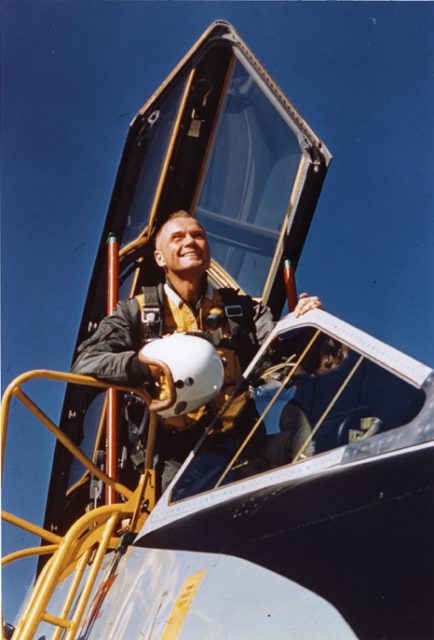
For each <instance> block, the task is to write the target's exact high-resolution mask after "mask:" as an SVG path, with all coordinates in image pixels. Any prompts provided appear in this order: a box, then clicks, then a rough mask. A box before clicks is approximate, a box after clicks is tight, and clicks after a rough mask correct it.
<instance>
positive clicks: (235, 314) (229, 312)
mask: <svg viewBox="0 0 434 640" xmlns="http://www.w3.org/2000/svg"><path fill="white" fill-rule="evenodd" d="M225 313H226V317H227V318H241V317H242V316H243V307H242V306H241V305H240V304H231V305H229V306H228V307H225Z"/></svg>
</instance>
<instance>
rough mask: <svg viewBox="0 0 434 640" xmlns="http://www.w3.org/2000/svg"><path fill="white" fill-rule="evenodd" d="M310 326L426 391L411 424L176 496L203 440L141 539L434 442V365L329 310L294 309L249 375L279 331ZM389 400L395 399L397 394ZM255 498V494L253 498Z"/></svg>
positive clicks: (177, 476) (423, 447) (153, 515)
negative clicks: (213, 510) (201, 514)
mask: <svg viewBox="0 0 434 640" xmlns="http://www.w3.org/2000/svg"><path fill="white" fill-rule="evenodd" d="M307 325H308V326H309V327H314V328H316V329H320V330H323V331H325V332H327V334H328V335H330V336H333V337H334V338H336V339H338V340H340V341H341V342H342V343H343V344H345V345H346V346H347V347H348V348H350V349H351V348H354V349H356V350H357V352H358V353H359V354H362V355H363V356H366V357H367V358H369V359H370V360H371V361H372V362H375V363H377V364H378V365H380V366H381V367H382V368H383V369H385V370H388V371H389V372H391V373H393V374H394V375H395V376H397V377H399V378H401V379H402V380H404V381H405V382H407V383H409V384H410V385H412V386H413V387H415V388H416V389H420V390H421V391H423V392H424V394H425V396H426V399H425V402H424V404H423V406H422V408H421V410H420V411H419V412H418V414H417V415H416V416H415V417H414V418H413V419H412V420H410V421H409V422H408V423H406V424H404V425H402V426H399V427H396V428H394V429H391V430H389V431H386V432H384V433H378V434H376V435H373V436H372V437H370V438H367V439H361V440H356V441H354V442H349V443H348V444H345V445H343V446H340V447H337V448H334V449H332V450H330V451H325V452H323V453H318V454H316V455H315V456H313V457H308V458H305V459H300V460H298V461H296V462H292V463H289V464H287V465H285V466H281V467H279V468H276V469H272V470H267V471H265V472H262V473H258V474H256V475H254V476H252V477H249V478H247V479H241V480H236V481H234V482H232V483H231V484H228V485H222V486H219V487H217V488H214V489H210V490H207V491H203V492H202V493H199V494H197V495H192V496H188V497H185V498H181V499H177V500H176V501H173V500H172V495H173V488H174V487H175V485H176V484H177V483H178V480H179V479H180V478H181V477H182V476H183V474H184V472H185V470H186V469H187V468H188V466H189V464H190V463H191V461H192V460H193V459H194V457H195V453H196V451H197V450H198V449H200V443H199V445H198V447H196V450H195V451H193V452H192V453H191V454H190V455H189V457H188V458H187V460H186V461H185V462H184V464H183V465H182V467H181V469H180V471H179V472H178V474H177V475H176V477H175V478H174V480H173V481H172V483H171V485H170V486H169V487H168V489H167V491H166V492H165V493H164V495H163V496H162V497H161V499H160V500H159V502H158V503H157V505H156V507H155V508H154V510H153V512H152V513H151V515H150V516H149V518H148V519H147V521H146V522H145V524H144V526H143V528H142V530H141V531H140V533H139V534H138V536H137V541H139V540H140V538H142V537H143V536H145V535H146V534H148V533H150V532H152V531H155V530H157V529H159V528H160V527H163V526H165V525H167V524H169V523H171V522H174V521H176V520H179V519H181V518H184V517H186V516H189V515H191V514H193V513H197V512H198V511H200V510H202V509H206V508H209V507H214V506H216V505H219V504H223V503H225V502H228V501H230V500H232V499H234V498H237V497H240V496H245V497H246V500H248V499H249V497H252V496H254V495H255V494H258V492H261V493H263V492H265V493H269V491H271V493H273V488H276V492H277V487H278V486H279V485H280V486H281V485H282V484H285V485H288V484H291V483H292V482H297V481H300V480H304V479H308V478H311V477H313V476H318V475H326V474H329V473H330V472H332V473H333V472H336V471H338V470H342V469H344V468H350V467H353V466H356V465H357V466H359V465H362V464H363V465H366V464H369V463H370V462H371V461H372V460H375V461H378V460H379V459H383V458H390V457H395V456H399V455H401V454H403V453H410V452H415V451H418V450H420V449H426V448H429V447H431V448H432V447H433V446H434V420H433V416H434V372H433V370H432V369H430V368H429V367H427V366H426V365H423V364H422V363H420V362H418V361H416V360H414V359H413V358H411V357H409V356H407V355H404V354H403V353H401V352H399V351H398V350H396V349H394V348H393V347H390V346H389V345H386V344H384V343H382V342H381V341H379V340H377V339H375V338H373V337H371V336H369V335H367V334H366V333H364V332H363V331H360V330H359V329H356V328H354V327H353V326H351V325H349V324H347V323H345V322H343V321H342V320H340V319H338V318H336V317H334V316H332V315H331V314H329V313H327V312H325V311H322V310H316V311H311V312H310V313H309V316H308V318H306V317H304V318H299V319H297V318H295V316H294V315H293V314H289V315H288V316H286V317H285V318H283V319H282V320H281V321H280V322H278V323H277V325H276V327H275V329H274V330H273V332H272V333H271V334H270V336H269V338H268V340H267V341H266V343H265V344H264V345H263V347H262V348H261V349H260V351H259V352H258V354H257V356H256V357H255V359H254V360H253V361H252V363H251V364H250V365H249V367H248V368H247V370H246V371H245V374H244V375H245V377H246V378H247V377H248V376H249V374H250V373H251V372H252V371H253V370H254V369H255V366H256V365H257V363H258V362H259V361H260V359H261V357H262V355H263V354H264V352H266V351H267V349H268V348H269V345H270V344H271V343H272V342H273V340H274V339H275V338H276V337H277V336H279V335H281V334H283V333H284V332H286V331H288V330H289V329H295V328H301V327H305V326H307ZM391 401H392V402H393V398H392V399H391ZM252 499H254V498H253V497H252Z"/></svg>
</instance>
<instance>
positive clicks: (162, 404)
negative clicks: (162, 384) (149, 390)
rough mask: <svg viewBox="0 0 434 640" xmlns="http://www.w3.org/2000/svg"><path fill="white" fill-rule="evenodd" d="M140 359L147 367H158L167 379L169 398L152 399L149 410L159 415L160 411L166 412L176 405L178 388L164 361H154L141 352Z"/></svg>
mask: <svg viewBox="0 0 434 640" xmlns="http://www.w3.org/2000/svg"><path fill="white" fill-rule="evenodd" d="M138 358H139V360H140V362H143V364H146V365H147V366H149V365H152V366H154V367H158V369H161V371H162V372H163V374H164V376H165V378H166V383H167V391H168V394H169V395H168V397H167V398H165V399H164V400H157V399H155V398H154V399H152V400H151V403H150V405H149V410H150V411H155V413H158V412H159V411H165V410H166V409H169V407H171V406H172V405H173V404H175V400H176V388H175V383H174V381H173V375H172V372H171V370H170V369H169V367H168V366H167V364H166V363H165V362H163V361H162V360H152V359H151V358H148V357H147V356H145V355H143V353H141V352H139V354H138Z"/></svg>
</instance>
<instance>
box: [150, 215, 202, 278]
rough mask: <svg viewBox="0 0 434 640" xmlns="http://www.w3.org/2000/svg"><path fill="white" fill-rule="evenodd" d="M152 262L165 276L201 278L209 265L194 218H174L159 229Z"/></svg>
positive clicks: (197, 224) (199, 229)
mask: <svg viewBox="0 0 434 640" xmlns="http://www.w3.org/2000/svg"><path fill="white" fill-rule="evenodd" d="M154 256H155V261H156V263H157V264H158V265H159V266H160V267H163V268H164V269H166V271H167V273H168V275H169V276H170V274H171V273H172V274H176V275H177V276H179V277H184V278H189V277H192V276H194V277H197V276H201V275H203V274H204V273H205V271H206V270H207V269H208V267H209V264H210V250H209V245H208V240H207V237H206V234H205V231H204V230H203V229H202V227H201V226H200V225H199V223H198V222H196V220H195V219H194V218H174V219H173V220H169V222H166V224H165V225H163V227H162V228H161V231H160V234H159V236H158V239H157V243H156V247H155V252H154Z"/></svg>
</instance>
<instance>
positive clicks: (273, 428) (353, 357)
mask: <svg viewBox="0 0 434 640" xmlns="http://www.w3.org/2000/svg"><path fill="white" fill-rule="evenodd" d="M424 400H425V393H424V392H423V391H422V390H421V389H418V388H416V387H414V386H412V385H410V384H408V383H407V382H406V381H404V380H402V379H401V378H399V377H398V376H396V375H394V374H392V373H390V372H389V371H388V370H386V369H385V368H383V367H381V366H380V365H378V364H376V363H375V362H373V361H371V360H370V359H369V358H367V357H365V356H364V355H362V354H360V353H358V352H357V351H356V350H354V349H350V348H348V347H347V346H346V345H344V344H343V343H341V342H339V341H338V340H337V339H335V338H333V337H332V336H329V335H327V334H326V333H324V332H322V331H319V330H316V329H314V328H312V327H304V328H301V329H300V328H299V329H295V330H290V331H286V332H285V333H283V334H282V335H280V336H278V337H277V338H276V340H274V342H273V343H272V344H271V345H270V346H269V348H268V349H267V350H266V351H265V353H264V354H263V355H262V357H261V359H260V360H259V361H258V363H257V364H256V366H255V368H254V369H253V371H252V373H251V374H250V375H249V376H248V378H247V379H244V380H243V381H242V382H241V384H240V385H239V387H238V388H237V390H236V392H235V394H234V396H233V398H232V401H231V402H230V403H229V404H228V405H227V406H226V407H225V408H224V411H222V412H221V414H220V415H219V416H217V417H216V418H215V419H214V420H213V421H212V423H211V425H210V428H209V432H208V435H207V437H206V438H205V440H204V442H203V443H202V446H201V447H200V448H199V449H198V450H197V451H196V453H195V456H194V458H193V460H192V462H191V463H190V465H189V467H187V469H186V470H185V472H184V474H183V475H182V476H181V478H180V479H179V480H178V482H177V484H176V485H175V487H174V489H173V492H172V499H173V500H174V501H176V500H180V499H183V498H187V497H189V496H192V495H196V494H197V493H201V492H203V491H209V490H212V489H215V488H218V487H221V486H223V485H226V484H228V483H231V482H236V481H238V480H244V479H246V478H248V477H251V476H253V475H256V474H259V473H263V472H267V471H270V470H272V469H275V468H278V467H281V466H283V465H289V464H294V463H296V462H300V461H303V460H306V459H308V458H311V457H313V456H316V455H320V454H322V453H325V452H327V451H330V450H331V449H334V448H336V447H340V446H343V445H346V444H348V443H351V442H355V441H357V440H368V439H371V438H374V437H376V436H378V435H381V434H383V433H385V432H389V431H392V430H393V429H396V428H398V427H400V426H401V425H404V424H406V423H408V422H409V421H411V420H412V419H413V418H414V417H415V416H416V415H417V414H418V413H419V411H420V409H421V408H422V406H423V403H424ZM234 407H236V411H234V409H233V408H234ZM228 416H232V424H230V421H229V420H228V419H227V417H228ZM233 416H235V418H233Z"/></svg>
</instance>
